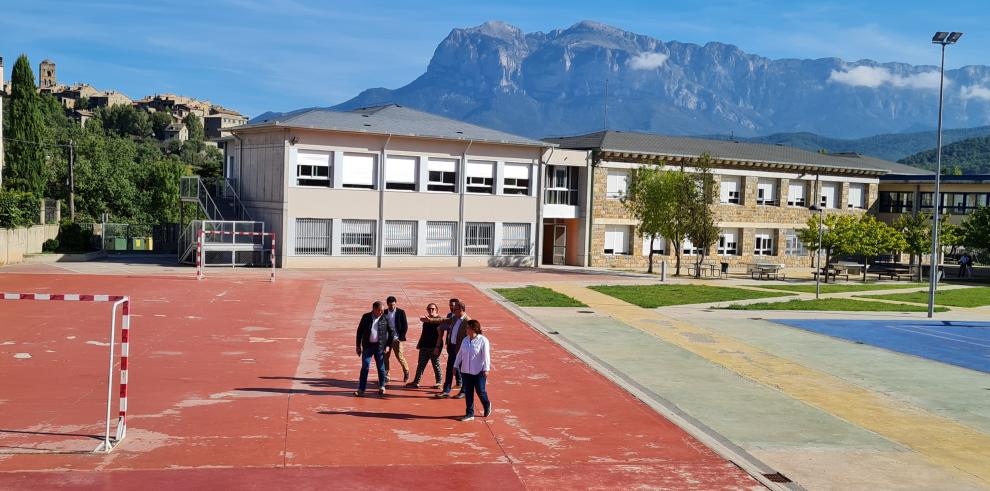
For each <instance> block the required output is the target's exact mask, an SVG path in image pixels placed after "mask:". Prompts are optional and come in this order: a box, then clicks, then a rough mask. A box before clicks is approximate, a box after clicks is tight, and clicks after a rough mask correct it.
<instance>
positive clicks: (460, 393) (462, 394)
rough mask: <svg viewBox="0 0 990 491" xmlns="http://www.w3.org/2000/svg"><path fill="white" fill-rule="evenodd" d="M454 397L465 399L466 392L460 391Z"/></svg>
mask: <svg viewBox="0 0 990 491" xmlns="http://www.w3.org/2000/svg"><path fill="white" fill-rule="evenodd" d="M454 399H464V393H463V392H458V393H457V395H456V396H454Z"/></svg>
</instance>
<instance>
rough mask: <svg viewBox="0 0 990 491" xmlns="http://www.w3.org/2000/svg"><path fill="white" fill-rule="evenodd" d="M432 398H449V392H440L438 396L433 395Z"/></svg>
mask: <svg viewBox="0 0 990 491" xmlns="http://www.w3.org/2000/svg"><path fill="white" fill-rule="evenodd" d="M433 397H436V398H437V399H446V398H448V397H450V392H441V393H439V394H433Z"/></svg>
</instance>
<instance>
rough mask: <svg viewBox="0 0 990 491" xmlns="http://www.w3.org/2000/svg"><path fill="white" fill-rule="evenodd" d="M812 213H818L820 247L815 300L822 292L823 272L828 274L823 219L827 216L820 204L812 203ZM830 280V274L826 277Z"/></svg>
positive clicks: (817, 256) (816, 255) (817, 254)
mask: <svg viewBox="0 0 990 491" xmlns="http://www.w3.org/2000/svg"><path fill="white" fill-rule="evenodd" d="M809 210H811V212H812V213H818V248H817V249H815V258H816V261H815V262H816V264H817V265H818V274H816V275H815V300H818V297H820V296H821V294H822V274H828V273H827V272H826V270H824V269H822V221H824V218H825V213H824V212H825V210H824V209H822V208H821V207H819V206H818V205H811V208H809ZM825 280H826V281H827V280H828V276H826V277H825Z"/></svg>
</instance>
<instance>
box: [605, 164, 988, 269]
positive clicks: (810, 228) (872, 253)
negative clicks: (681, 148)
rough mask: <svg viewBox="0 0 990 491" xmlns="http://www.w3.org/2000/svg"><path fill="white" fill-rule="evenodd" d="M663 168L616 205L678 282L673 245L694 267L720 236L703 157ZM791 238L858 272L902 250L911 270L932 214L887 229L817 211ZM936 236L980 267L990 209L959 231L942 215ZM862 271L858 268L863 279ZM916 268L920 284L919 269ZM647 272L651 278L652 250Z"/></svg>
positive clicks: (647, 174)
mask: <svg viewBox="0 0 990 491" xmlns="http://www.w3.org/2000/svg"><path fill="white" fill-rule="evenodd" d="M663 165H664V164H663V163H657V164H655V165H645V166H641V167H639V168H636V169H634V170H633V171H632V172H631V174H630V180H629V183H628V186H627V192H626V194H625V195H624V196H623V197H622V203H623V205H624V206H625V207H626V209H628V210H629V211H630V213H631V214H632V215H633V216H634V217H635V218H636V220H638V221H639V225H637V227H636V233H637V235H639V236H641V237H644V238H649V239H650V240H651V243H652V240H654V239H656V238H660V237H662V238H664V239H666V240H667V241H668V244H671V247H673V249H674V255H675V266H674V267H675V274H676V275H678V276H679V275H680V274H681V254H682V251H681V247H680V245H681V244H682V243H684V241H685V240H688V241H690V242H691V244H692V246H693V247H694V248H695V249H697V250H698V254H697V255H696V256H695V261H696V263H697V265H700V264H701V263H703V262H704V261H705V258H706V257H707V256H708V255H709V254H710V252H711V248H712V247H713V246H715V244H717V243H718V241H719V238H720V236H721V230H720V229H719V227H718V224H717V222H716V221H715V214H714V208H713V207H714V206H715V205H717V204H718V202H719V199H718V198H719V197H718V193H717V192H716V186H715V179H714V176H713V174H712V163H711V156H710V155H708V154H704V155H702V156H701V157H700V158H699V159H698V161H697V162H696V163H693V164H692V169H691V170H690V171H688V170H687V169H685V168H684V166H681V167H680V168H679V169H676V170H670V169H664V168H663ZM819 221H821V240H819ZM797 237H798V240H800V241H801V242H802V243H803V244H804V246H805V248H806V249H807V250H809V251H811V252H812V253H817V252H818V250H819V249H821V251H822V254H824V256H825V257H824V260H825V263H824V264H830V263H831V262H832V260H833V259H834V258H835V257H837V256H858V257H862V258H863V259H864V260H865V261H866V262H867V264H866V265H865V266H869V264H868V263H869V261H870V259H871V258H875V257H877V256H880V255H886V254H894V253H900V252H904V253H907V254H910V255H911V258H910V262H911V264H912V265H915V264H920V262H921V257H922V256H923V255H925V254H927V253H929V252H930V247H931V215H930V214H927V213H924V212H921V213H915V214H905V215H902V216H901V217H899V218H898V220H897V221H896V222H894V223H893V224H890V225H888V224H886V223H884V222H881V221H879V220H877V219H876V217H874V216H873V215H870V214H862V215H858V216H857V215H846V214H827V213H821V214H815V215H812V216H811V217H809V218H808V220H807V222H806V227H805V228H802V229H799V230H798V231H797ZM939 237H940V243H941V245H942V246H945V247H951V251H950V254H955V252H956V249H957V248H958V247H965V248H966V249H967V250H970V251H971V252H975V253H976V254H977V256H978V257H980V258H981V259H982V261H983V262H987V261H988V260H990V257H988V256H990V207H983V208H980V209H978V210H976V212H974V213H973V214H972V215H970V216H969V217H968V218H967V220H966V221H965V222H963V224H962V225H961V226H956V225H953V224H951V223H949V222H948V221H946V217H945V216H944V215H943V216H942V220H941V221H940V234H939ZM778 246H779V244H778ZM916 260H917V261H916ZM866 269H867V268H863V280H864V281H865V279H866ZM916 270H917V272H918V275H919V281H920V270H921V268H920V267H919V268H916ZM647 272H649V273H652V272H653V250H652V247H651V248H650V251H649V255H648V260H647ZM695 275H696V276H697V275H700V268H695Z"/></svg>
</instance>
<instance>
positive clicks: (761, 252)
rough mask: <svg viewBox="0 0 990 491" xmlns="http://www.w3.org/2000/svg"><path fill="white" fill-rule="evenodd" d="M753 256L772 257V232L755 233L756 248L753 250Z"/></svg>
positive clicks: (760, 231) (759, 231) (758, 231)
mask: <svg viewBox="0 0 990 491" xmlns="http://www.w3.org/2000/svg"><path fill="white" fill-rule="evenodd" d="M753 255H754V256H772V255H773V232H772V231H770V230H757V231H756V246H755V247H754V248H753Z"/></svg>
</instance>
